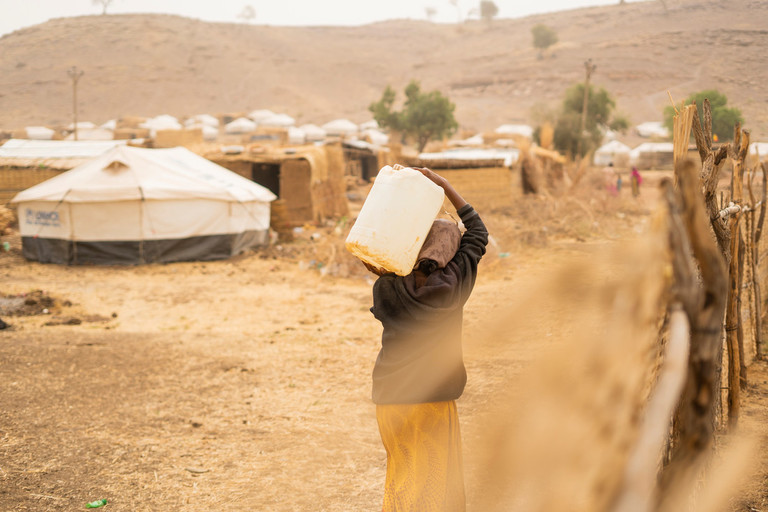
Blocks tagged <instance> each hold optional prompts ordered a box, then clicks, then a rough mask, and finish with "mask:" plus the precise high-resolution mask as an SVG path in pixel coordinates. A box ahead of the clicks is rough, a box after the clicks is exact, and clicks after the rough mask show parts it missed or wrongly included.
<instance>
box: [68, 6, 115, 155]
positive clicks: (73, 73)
mask: <svg viewBox="0 0 768 512" xmlns="http://www.w3.org/2000/svg"><path fill="white" fill-rule="evenodd" d="M104 10H105V12H106V5H105V6H104ZM67 73H68V74H69V77H70V78H71V79H72V116H73V117H74V122H73V125H74V128H75V140H77V82H78V81H79V80H80V77H81V76H83V74H84V73H85V72H84V71H82V70H78V69H77V66H72V67H71V68H69V70H68V71H67Z"/></svg>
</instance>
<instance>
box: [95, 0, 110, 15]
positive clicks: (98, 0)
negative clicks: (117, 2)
mask: <svg viewBox="0 0 768 512" xmlns="http://www.w3.org/2000/svg"><path fill="white" fill-rule="evenodd" d="M113 1H114V0H92V3H93V5H100V6H101V14H102V15H104V14H107V7H109V6H110V5H111V4H112V2H113Z"/></svg>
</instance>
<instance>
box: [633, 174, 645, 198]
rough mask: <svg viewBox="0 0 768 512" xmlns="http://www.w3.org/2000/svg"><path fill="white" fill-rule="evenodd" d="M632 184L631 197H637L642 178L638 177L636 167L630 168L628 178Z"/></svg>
mask: <svg viewBox="0 0 768 512" xmlns="http://www.w3.org/2000/svg"><path fill="white" fill-rule="evenodd" d="M630 180H631V182H632V195H633V196H635V197H637V196H639V195H640V184H641V183H642V182H643V177H642V176H640V171H638V170H637V167H633V168H632V176H630Z"/></svg>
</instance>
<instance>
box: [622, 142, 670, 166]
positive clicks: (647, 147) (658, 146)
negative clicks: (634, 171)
mask: <svg viewBox="0 0 768 512" xmlns="http://www.w3.org/2000/svg"><path fill="white" fill-rule="evenodd" d="M673 150H674V147H673V144H672V143H671V142H643V143H642V144H640V145H639V146H637V147H636V148H634V149H633V150H631V151H630V152H629V165H632V166H635V167H638V168H640V169H671V168H672V166H673Z"/></svg>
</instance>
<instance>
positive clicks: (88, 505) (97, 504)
mask: <svg viewBox="0 0 768 512" xmlns="http://www.w3.org/2000/svg"><path fill="white" fill-rule="evenodd" d="M106 504H107V500H96V501H92V502H90V503H86V504H85V508H99V507H103V506H104V505H106Z"/></svg>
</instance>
